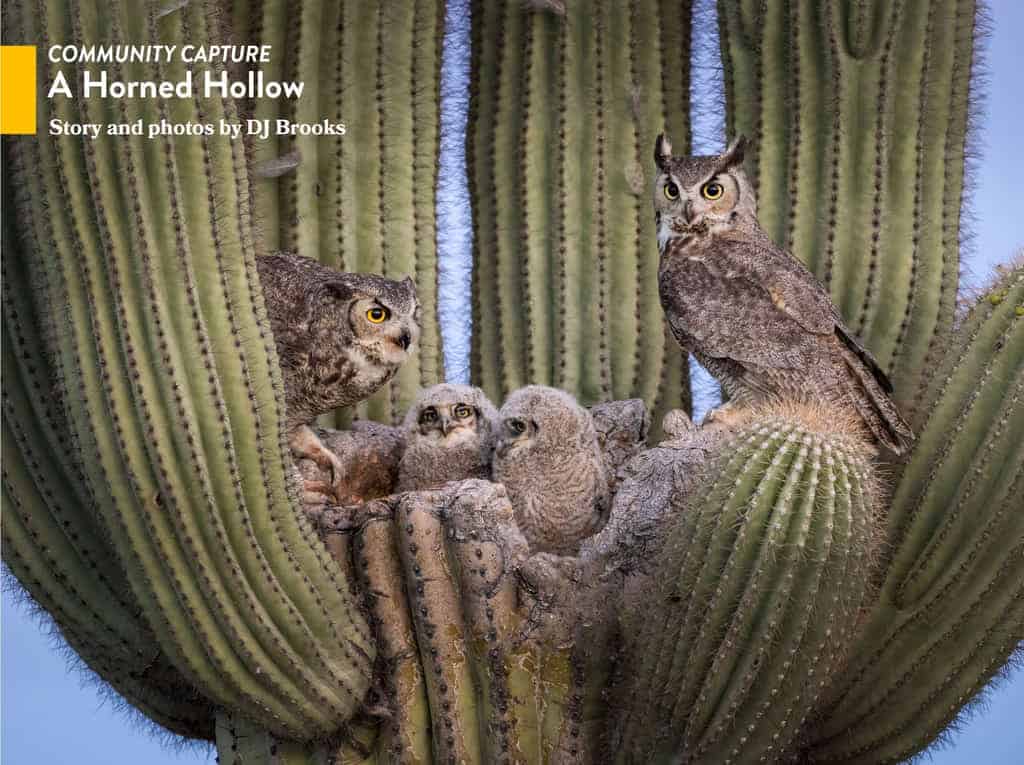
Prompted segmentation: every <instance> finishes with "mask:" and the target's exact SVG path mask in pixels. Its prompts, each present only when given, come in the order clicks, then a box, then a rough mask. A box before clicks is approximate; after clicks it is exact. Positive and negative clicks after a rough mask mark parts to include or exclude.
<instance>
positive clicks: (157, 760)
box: [0, 0, 1024, 765]
mask: <svg viewBox="0 0 1024 765" xmlns="http://www.w3.org/2000/svg"><path fill="white" fill-rule="evenodd" d="M698 1H699V2H704V3H708V2H709V0H698ZM464 3H465V0H460V2H458V3H453V6H454V5H458V6H464ZM989 7H990V10H991V16H992V26H993V29H992V35H991V37H990V39H989V40H988V41H987V44H986V53H985V58H986V61H987V70H988V86H987V99H986V111H985V114H984V117H983V119H982V121H981V134H980V136H979V138H980V141H979V145H978V147H977V148H978V149H979V150H980V152H981V154H982V157H981V161H980V163H979V164H978V166H977V167H976V171H975V178H976V181H977V183H976V186H975V188H974V190H973V191H972V192H971V196H970V199H969V202H970V207H971V209H972V212H973V219H974V223H973V230H974V232H975V235H976V236H975V239H974V243H973V245H972V248H971V250H972V252H971V254H970V255H969V259H968V268H969V271H970V273H971V276H970V277H969V281H970V282H971V283H974V284H976V283H978V282H979V281H981V280H983V279H984V278H985V277H986V276H987V275H988V274H989V273H991V270H992V268H993V267H994V266H995V264H997V263H999V262H1001V261H1005V260H1007V259H1009V258H1010V257H1011V256H1012V255H1013V254H1014V253H1015V252H1016V251H1017V250H1018V249H1020V248H1021V247H1022V246H1024V226H1022V224H1021V210H1022V209H1024V196H1022V195H1021V193H1020V190H1019V186H1020V182H1021V180H1020V179H1021V178H1024V158H1022V151H1021V140H1020V135H1021V124H1024V87H1022V86H1021V84H1020V82H1021V73H1022V72H1024V46H1022V45H1021V41H1020V34H1021V32H1022V31H1024V3H1022V2H1020V1H1019V0H993V1H992V2H990V3H989ZM450 10H451V9H450ZM464 30H465V26H464V24H462V25H459V26H456V27H453V28H452V30H451V32H452V34H453V35H456V36H457V35H458V34H459V33H460V32H464ZM463 49H464V47H463ZM698 63H699V62H698ZM461 82H462V81H461V80H459V79H456V80H453V81H451V82H450V83H449V85H448V86H447V87H446V88H445V93H444V97H445V99H446V101H447V102H448V106H450V107H453V108H448V109H446V114H447V115H448V117H449V118H450V116H451V115H452V114H453V113H455V112H457V111H458V103H459V102H464V101H465V93H464V91H463V90H461V89H460V84H461ZM697 127H698V138H700V126H697ZM712 127H713V126H708V129H711V128H712ZM443 152H444V157H443V163H444V164H445V166H446V167H447V168H449V169H450V168H452V167H458V166H459V164H460V152H461V145H460V140H459V138H458V136H449V140H447V141H446V142H445V145H444V147H443ZM443 173H444V171H443ZM444 179H445V180H444V183H445V188H444V189H443V192H444V193H445V194H446V195H450V196H446V198H449V199H452V200H453V202H455V203H454V204H452V205H449V206H448V207H447V208H446V209H444V210H442V218H443V220H442V229H445V230H447V231H449V232H452V233H450V234H449V235H448V236H446V237H445V239H444V240H443V241H441V242H440V246H441V256H442V280H443V281H444V282H445V287H446V289H445V291H444V296H443V302H442V318H444V316H445V314H449V313H450V314H451V315H461V316H464V315H466V313H468V311H464V310H463V309H464V307H465V306H467V305H468V299H469V297H468V295H469V293H468V276H469V258H468V244H469V238H468V232H467V228H466V223H467V221H466V218H465V214H466V213H465V209H466V207H465V205H461V204H458V200H459V199H460V197H461V195H462V194H463V193H464V183H463V182H462V181H461V180H460V178H459V177H458V175H457V174H454V175H453V174H451V173H450V172H448V173H447V174H444ZM445 216H447V217H445ZM448 329H452V328H451V326H450V325H449V327H448ZM445 343H446V351H447V352H448V358H447V364H448V369H449V371H450V373H451V376H452V377H454V378H463V376H464V375H465V370H466V362H465V359H466V354H467V353H468V347H467V343H466V338H465V334H464V333H460V332H457V331H446V333H445ZM2 630H3V637H2V642H3V645H2V670H0V671H2V693H3V696H2V705H3V706H2V750H0V759H2V761H3V762H4V763H5V765H27V764H28V763H46V764H47V765H61V764H62V763H74V765H122V764H124V765H127V764H128V763H131V764H132V765H138V764H139V763H146V764H152V765H163V764H164V763H167V764H168V765H172V764H173V765H188V764H190V763H206V762H212V761H213V757H212V755H210V754H207V753H202V752H196V751H183V752H181V751H173V750H171V749H169V748H168V747H167V746H166V745H165V744H163V743H161V742H160V741H158V740H157V739H154V738H153V736H152V735H151V734H150V733H149V732H147V731H146V730H144V729H143V728H141V727H140V725H139V724H138V722H137V721H136V722H132V721H131V720H130V719H129V718H128V716H127V715H126V714H125V713H124V712H122V711H118V710H117V709H115V708H114V706H113V705H112V704H111V703H110V702H109V701H107V700H105V699H104V697H103V696H102V695H101V694H100V693H99V692H98V691H97V689H96V687H95V684H94V683H90V682H85V681H83V676H82V675H81V673H78V672H75V671H69V669H68V662H67V661H66V659H65V658H64V656H63V655H61V654H60V653H59V652H58V651H57V650H56V649H55V647H54V645H55V644H54V641H53V640H52V639H51V638H49V637H47V636H46V634H45V631H44V630H43V629H42V628H41V627H40V625H39V623H38V622H37V621H36V620H34V619H33V618H31V617H30V616H28V615H27V612H26V611H25V609H24V608H22V607H21V606H19V605H17V604H16V603H15V602H14V599H12V597H11V595H10V593H8V592H4V594H3V611H2ZM1021 710H1024V675H1022V673H1020V672H1017V673H1016V674H1015V675H1013V676H1012V677H1011V678H1010V679H1009V681H1007V682H1005V683H1003V684H1002V686H1001V687H1000V688H998V689H996V690H994V691H993V692H992V693H991V694H990V695H989V698H988V700H987V703H986V705H985V708H984V709H983V710H982V711H979V712H977V713H975V715H974V716H973V717H972V718H971V719H970V720H969V721H965V722H964V724H963V725H962V726H961V728H962V729H961V731H960V732H959V733H958V734H956V735H955V736H953V737H952V739H951V741H950V742H949V743H947V744H946V745H945V746H944V747H943V748H942V749H939V750H937V751H935V752H933V753H932V761H933V762H935V763H938V764H939V765H978V764H980V763H984V765H1010V764H1011V763H1020V762H1022V761H1024V755H1022V754H1021V743H1022V739H1021V722H1022V719H1024V718H1022V712H1021Z"/></svg>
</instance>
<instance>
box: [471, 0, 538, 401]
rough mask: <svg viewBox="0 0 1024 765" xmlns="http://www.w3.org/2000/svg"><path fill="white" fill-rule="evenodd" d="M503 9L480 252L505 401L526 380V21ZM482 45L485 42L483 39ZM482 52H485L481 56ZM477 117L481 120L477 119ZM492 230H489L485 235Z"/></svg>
mask: <svg viewBox="0 0 1024 765" xmlns="http://www.w3.org/2000/svg"><path fill="white" fill-rule="evenodd" d="M495 5H497V6H499V7H500V9H501V18H500V20H499V21H498V23H499V24H500V25H501V31H500V32H499V33H498V34H499V36H498V39H497V40H496V41H495V46H496V48H497V50H496V51H495V53H494V54H493V55H495V57H496V58H497V62H496V73H497V82H496V83H494V85H493V87H495V90H496V95H495V105H494V110H493V111H492V115H493V117H492V119H493V120H494V128H493V137H492V138H491V141H492V144H491V146H490V147H489V149H490V152H489V154H490V158H491V159H490V162H489V167H488V173H489V175H490V180H489V183H488V192H487V193H489V194H490V196H491V205H490V209H491V210H493V211H494V221H493V226H494V234H493V238H491V237H490V236H489V237H488V240H487V241H489V242H490V251H489V252H486V253H481V254H482V257H485V258H486V257H489V258H491V259H492V260H493V262H494V267H495V283H496V287H497V292H496V293H493V294H494V296H495V302H494V305H493V306H492V309H491V310H492V311H493V314H494V316H495V317H496V319H497V321H498V342H499V343H500V346H501V351H500V356H499V361H500V363H501V368H500V381H501V387H500V389H499V390H500V393H499V394H498V395H496V396H493V397H494V398H495V400H500V399H503V398H504V397H505V396H506V395H507V394H508V393H510V392H511V391H513V390H515V389H516V388H519V387H522V385H523V384H525V382H526V380H525V379H524V378H523V372H524V370H525V369H526V368H527V367H526V356H525V353H524V347H523V346H524V330H523V327H522V326H521V323H520V321H519V319H520V313H521V311H522V310H523V309H522V306H523V305H524V304H525V301H526V296H524V295H523V294H522V285H521V284H520V275H521V267H520V266H519V263H518V258H517V254H518V251H519V242H518V237H519V233H520V227H521V226H522V225H523V224H522V222H521V221H520V216H521V214H522V212H523V211H521V210H520V209H519V204H518V202H519V199H518V194H516V191H515V184H516V181H517V177H516V176H517V172H518V164H517V162H516V154H517V149H518V148H519V129H518V125H519V123H520V122H521V121H524V120H525V117H524V116H523V114H522V111H521V109H522V96H521V93H520V88H521V87H522V79H523V74H522V69H523V62H522V57H521V55H520V54H521V50H520V46H519V45H518V42H519V40H520V39H522V37H523V25H524V23H525V21H526V20H527V19H528V14H527V13H526V12H525V10H524V9H523V8H522V7H521V6H519V5H517V4H514V3H495ZM485 44H486V42H485ZM485 55H486V54H485ZM478 119H479V118H478ZM489 233H490V232H488V234H489Z"/></svg>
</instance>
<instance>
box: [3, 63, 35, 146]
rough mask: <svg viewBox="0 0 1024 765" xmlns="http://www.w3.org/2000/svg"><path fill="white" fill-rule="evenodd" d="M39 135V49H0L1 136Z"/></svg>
mask: <svg viewBox="0 0 1024 765" xmlns="http://www.w3.org/2000/svg"><path fill="white" fill-rule="evenodd" d="M35 132H36V46H35V45H0V133H4V134H6V135H12V134H19V135H26V134H34V133H35Z"/></svg>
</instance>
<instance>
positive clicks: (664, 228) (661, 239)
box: [658, 215, 676, 252]
mask: <svg viewBox="0 0 1024 765" xmlns="http://www.w3.org/2000/svg"><path fill="white" fill-rule="evenodd" d="M666 217H667V216H665V215H662V216H661V221H660V223H659V225H658V252H664V251H665V247H667V246H668V240H669V239H672V238H673V237H674V236H675V235H676V232H675V231H673V230H672V226H670V225H669V223H668V221H667V220H666Z"/></svg>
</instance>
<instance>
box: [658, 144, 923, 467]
mask: <svg viewBox="0 0 1024 765" xmlns="http://www.w3.org/2000/svg"><path fill="white" fill-rule="evenodd" d="M745 146H746V140H745V139H744V138H742V137H740V138H738V139H736V140H735V141H733V142H732V144H730V145H729V147H728V148H727V149H726V151H725V153H724V154H721V155H719V156H710V157H687V156H673V155H672V147H671V144H670V143H669V141H668V139H667V138H666V137H665V136H664V135H660V136H658V140H657V143H656V144H655V149H654V160H655V164H656V165H657V177H656V180H655V184H654V214H655V221H656V225H657V229H658V249H659V251H660V253H661V260H660V264H659V269H658V287H659V292H660V295H661V305H662V307H663V308H664V310H665V314H666V316H667V318H668V322H669V326H670V327H671V329H672V333H673V334H674V335H675V338H676V340H677V341H678V342H679V344H680V345H681V346H682V348H683V350H684V351H688V352H690V353H692V354H693V355H694V356H695V357H696V358H697V360H698V361H699V362H700V363H701V364H703V365H704V367H705V368H707V370H708V371H709V372H710V373H711V374H712V375H713V376H714V377H715V378H716V379H717V380H718V381H719V382H720V383H721V384H722V387H723V388H724V389H725V391H726V392H727V393H728V395H729V404H727V405H726V406H725V407H723V409H720V410H717V413H716V414H713V415H712V417H713V418H714V417H715V416H717V417H719V418H720V419H723V420H727V419H728V410H729V407H735V406H746V405H750V404H754V403H760V402H765V401H772V400H801V399H803V400H810V401H812V402H820V401H829V402H832V403H833V404H835V405H838V406H840V407H841V408H843V409H845V410H847V411H850V412H852V413H853V414H855V415H856V416H857V417H858V418H859V420H860V422H861V423H862V425H863V429H864V432H865V435H866V436H868V437H871V438H873V439H874V440H875V441H876V442H878V443H879V444H881V445H882V446H884V447H886V448H887V449H889V450H890V451H892V452H894V453H895V454H903V453H904V452H905V451H906V450H907V449H908V448H909V446H910V444H911V442H912V441H913V433H912V432H911V430H910V427H909V426H908V425H907V423H906V421H905V420H904V419H903V417H902V416H901V414H900V412H899V410H898V409H897V407H896V404H895V403H894V402H893V400H892V397H891V394H892V390H893V389H892V384H891V383H890V382H889V379H888V378H887V377H886V375H885V373H884V372H883V371H882V369H881V368H880V367H879V365H878V363H877V362H876V361H875V359H874V357H873V356H872V355H871V354H870V353H869V352H868V350H867V349H865V348H864V347H863V346H862V345H861V344H860V343H859V342H858V340H857V339H856V338H855V337H854V336H853V334H852V333H851V332H850V331H849V330H848V329H847V328H846V326H845V325H844V323H843V320H842V317H840V315H839V312H838V311H837V310H836V307H835V306H834V305H833V303H832V300H831V298H830V297H829V294H828V291H827V290H826V289H825V287H824V286H823V285H822V284H821V282H819V281H818V280H817V279H816V278H815V276H814V275H813V274H812V273H811V272H810V271H809V270H808V269H807V268H806V267H805V266H804V265H803V263H801V262H800V261H799V260H797V259H796V258H795V257H794V256H793V255H791V254H790V253H788V252H786V251H785V250H783V249H782V248H780V247H778V246H777V245H776V244H775V243H774V242H772V240H771V239H770V238H769V237H768V235H767V234H766V233H765V232H764V230H763V229H762V228H761V226H760V224H759V223H758V220H757V197H756V195H755V192H754V188H753V186H752V184H751V183H750V181H749V179H748V178H747V176H746V173H745V172H744V171H743V152H744V148H745Z"/></svg>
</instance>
